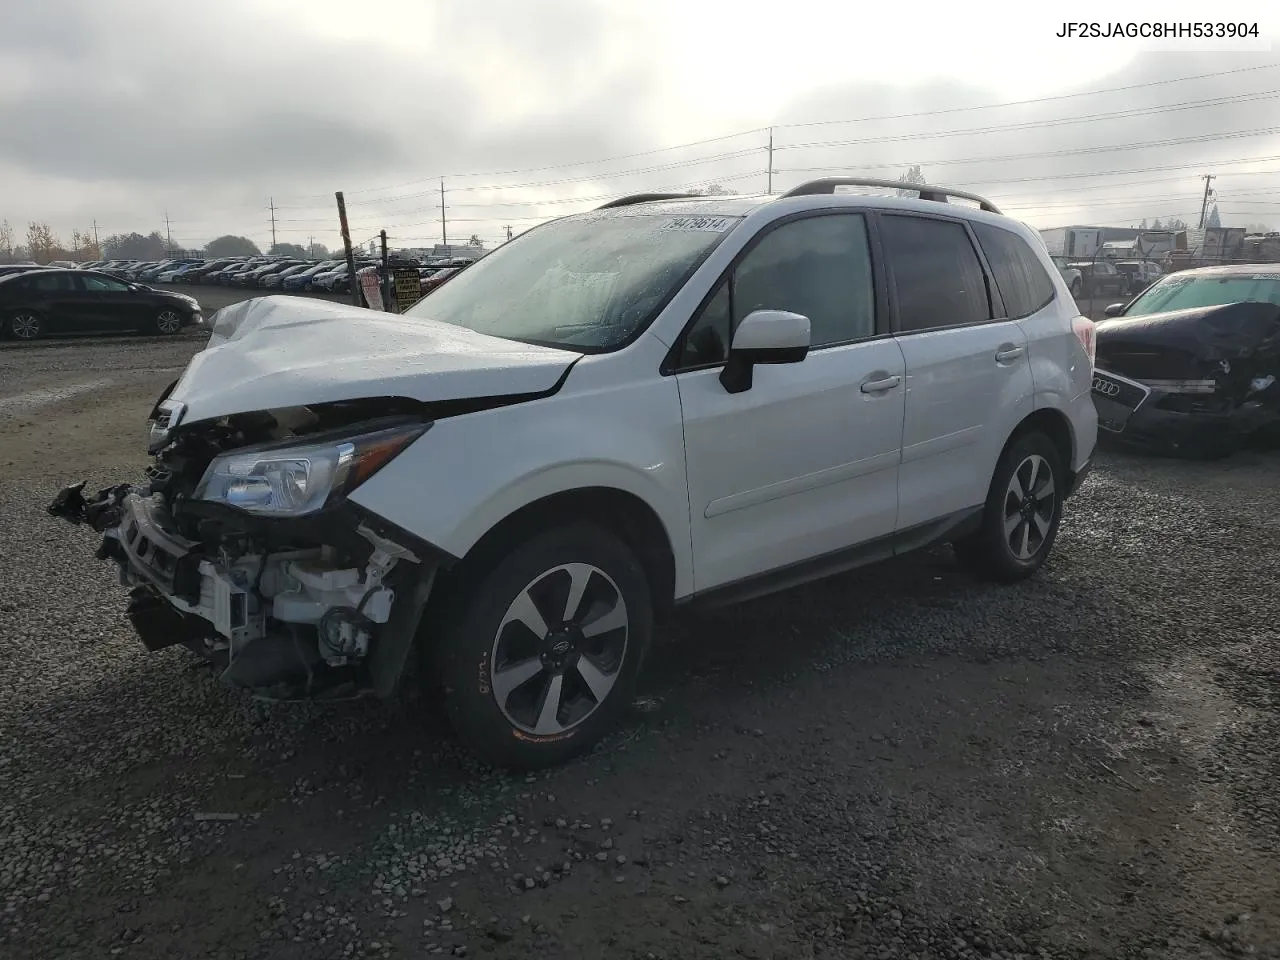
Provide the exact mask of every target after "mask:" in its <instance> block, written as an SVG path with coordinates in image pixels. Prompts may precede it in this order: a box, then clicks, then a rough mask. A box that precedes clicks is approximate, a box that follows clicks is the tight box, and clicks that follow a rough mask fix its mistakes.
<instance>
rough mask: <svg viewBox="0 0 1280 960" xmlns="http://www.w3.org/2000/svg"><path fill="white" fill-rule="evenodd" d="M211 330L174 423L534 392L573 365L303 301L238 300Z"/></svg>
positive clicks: (509, 345)
mask: <svg viewBox="0 0 1280 960" xmlns="http://www.w3.org/2000/svg"><path fill="white" fill-rule="evenodd" d="M211 323H212V326H213V335H212V336H211V337H210V339H209V345H208V346H207V347H206V348H205V349H204V350H202V351H201V352H200V353H197V354H196V355H195V357H193V358H192V360H191V363H190V364H189V365H188V366H187V369H186V371H185V372H184V373H183V374H182V378H181V379H180V380H179V381H178V383H177V385H176V386H175V387H174V388H173V392H172V393H171V394H170V399H171V400H175V401H180V402H182V403H184V404H185V405H186V408H187V409H186V412H185V413H184V415H183V417H182V422H183V423H195V422H197V421H200V420H208V419H211V418H214V417H223V416H228V415H230V414H234V413H248V412H251V411H255V410H270V409H274V408H280V407H293V406H304V405H307V404H315V403H331V402H335V401H341V400H358V399H364V398H372V397H406V398H409V399H412V400H418V401H421V402H424V403H430V402H433V401H439V400H464V399H473V398H476V397H497V396H514V395H519V394H526V393H540V392H542V391H545V390H550V389H551V388H552V387H554V386H555V384H556V383H557V382H558V381H559V380H560V378H561V377H562V376H563V375H564V373H565V371H566V370H567V369H568V368H569V367H570V366H571V365H572V364H573V362H574V361H575V360H577V359H578V358H579V356H580V354H578V353H574V352H572V351H568V350H556V349H553V348H550V347H536V346H530V345H527V344H522V343H517V342H515V341H512V340H503V339H501V338H498V337H489V336H485V335H484V334H481V333H475V332H473V331H471V330H467V329H464V328H462V327H455V326H452V325H450V324H445V323H436V322H433V321H430V320H424V319H420V318H417V317H403V316H399V315H396V314H390V313H379V312H377V311H374V310H366V309H364V308H363V307H354V306H347V305H343V304H338V303H330V302H328V301H324V300H313V299H310V298H307V297H290V296H272V297H258V298H255V299H252V300H245V301H242V302H240V303H237V304H234V305H232V306H230V307H224V308H223V309H222V310H219V311H218V312H217V313H216V314H215V315H214V316H213V317H212V318H211Z"/></svg>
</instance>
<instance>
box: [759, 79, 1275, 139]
mask: <svg viewBox="0 0 1280 960" xmlns="http://www.w3.org/2000/svg"><path fill="white" fill-rule="evenodd" d="M1277 97H1280V90H1263V91H1261V92H1259V93H1251V94H1239V95H1236V96H1230V97H1211V98H1209V99H1207V100H1186V101H1183V102H1182V103H1170V104H1163V105H1160V106H1155V107H1134V108H1131V109H1128V110H1117V111H1113V112H1111V113H1094V114H1085V115H1084V116H1079V117H1057V118H1054V119H1052V120H1026V121H1020V122H1017V123H1003V124H993V125H990V126H986V127H969V128H966V129H963V130H943V131H938V132H936V133H901V134H886V135H884V136H879V137H860V138H858V139H857V140H828V141H817V142H813V143H792V144H784V145H782V146H779V147H775V148H774V149H776V150H820V149H828V148H831V147H849V146H862V145H863V144H867V143H893V142H897V141H902V140H940V139H944V138H946V137H966V136H978V135H981V134H988V133H1004V132H1009V131H1015V130H1036V129H1040V128H1042V127H1058V126H1068V125H1071V124H1077V123H1098V122H1101V121H1105V120H1128V119H1132V118H1133V117H1141V116H1147V115H1149V114H1154V113H1175V112H1177V111H1180V110H1200V109H1204V108H1206V107H1220V106H1224V105H1226V104H1229V103H1250V102H1253V101H1256V100H1274V99H1275V98H1277Z"/></svg>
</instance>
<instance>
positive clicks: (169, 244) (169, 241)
mask: <svg viewBox="0 0 1280 960" xmlns="http://www.w3.org/2000/svg"><path fill="white" fill-rule="evenodd" d="M164 238H165V248H166V249H167V250H168V251H169V256H173V233H172V232H171V231H170V230H169V211H168V210H165V212H164Z"/></svg>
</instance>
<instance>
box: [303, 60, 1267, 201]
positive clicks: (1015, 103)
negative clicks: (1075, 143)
mask: <svg viewBox="0 0 1280 960" xmlns="http://www.w3.org/2000/svg"><path fill="white" fill-rule="evenodd" d="M1278 66H1280V64H1262V65H1259V66H1252V67H1237V68H1235V69H1232V70H1218V71H1214V72H1211V73H1199V74H1192V75H1189V76H1183V77H1170V78H1168V79H1165V80H1151V81H1147V82H1144V83H1134V84H1127V85H1124V86H1119V87H1104V88H1101V89H1097V90H1082V91H1078V92H1076V93H1065V94H1056V95H1052V96H1045V97H1035V98H1032V99H1029V100H1009V101H1002V102H997V103H985V104H977V105H974V106H967V107H946V108H942V109H938V110H922V111H917V112H914V113H902V114H887V115H882V116H870V117H853V118H848V119H832V120H815V121H810V122H807V123H777V124H774V125H773V126H774V127H777V128H785V129H799V128H803V127H813V126H829V125H839V124H850V123H869V122H873V121H881V120H908V119H916V118H919V117H933V116H945V115H949V114H953V113H970V112H973V111H977V110H997V109H1003V108H1007V107H1021V106H1029V105H1032V104H1038V103H1051V102H1056V101H1060V100H1073V99H1081V98H1084V97H1096V96H1104V95H1106V94H1109V93H1124V92H1128V91H1131V90H1141V89H1146V88H1150V87H1161V86H1169V85H1171V84H1175V83H1188V82H1191V81H1194V80H1209V79H1212V78H1214V77H1225V76H1232V75H1235V74H1243V73H1251V72H1254V71H1259V70H1273V69H1276V67H1278ZM768 129H769V128H768V127H754V128H752V129H750V130H739V131H737V132H734V133H727V134H723V135H721V136H716V137H708V138H705V139H702V140H691V141H689V142H687V143H677V144H672V145H671V146H667V147H656V148H654V149H651V150H640V151H636V152H633V153H625V154H617V155H614V156H609V157H600V158H596V159H593V160H574V161H568V162H565V163H554V164H544V165H542V166H537V167H522V168H516V169H510V170H498V171H480V172H473V173H458V174H444V175H443V176H445V177H446V179H461V178H463V177H505V176H514V175H516V174H524V173H542V172H545V171H548V170H569V169H573V168H574V167H583V166H598V165H602V164H607V163H615V162H618V161H621V160H634V159H638V158H640V157H649V156H656V155H657V154H661V153H670V152H674V151H676V150H687V149H689V148H691V147H700V146H706V145H708V144H712V143H723V142H725V141H728V140H736V139H740V138H742V137H748V136H754V135H759V134H762V133H766V132H767V131H768ZM440 176H441V174H432V175H430V176H425V177H421V178H419V179H417V180H410V181H407V182H403V183H398V184H387V185H383V186H379V187H365V188H362V189H360V190H352V191H348V192H349V193H358V194H365V193H376V192H378V191H381V190H399V189H403V188H404V187H408V186H413V185H415V184H419V183H428V182H430V181H433V180H437V179H439V177H440ZM327 197H328V194H309V195H306V196H299V197H294V198H293V199H295V200H299V199H321V198H327ZM362 202H369V201H362Z"/></svg>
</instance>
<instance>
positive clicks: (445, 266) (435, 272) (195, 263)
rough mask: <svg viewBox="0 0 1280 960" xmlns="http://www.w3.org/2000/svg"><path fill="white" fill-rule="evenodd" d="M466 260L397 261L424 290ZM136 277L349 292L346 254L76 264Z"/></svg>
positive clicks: (360, 265)
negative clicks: (343, 257) (412, 271)
mask: <svg viewBox="0 0 1280 960" xmlns="http://www.w3.org/2000/svg"><path fill="white" fill-rule="evenodd" d="M380 263H381V261H378V260H371V259H368V258H360V259H357V260H356V270H357V271H359V270H362V269H364V268H366V267H377V266H379V265H380ZM470 263H471V261H470V260H464V259H449V260H433V261H430V262H428V263H419V262H418V261H397V262H396V263H394V264H393V266H397V267H399V266H409V267H412V268H415V269H417V270H418V274H419V276H420V277H421V278H422V292H423V293H426V292H427V291H428V290H430V289H433V288H434V287H436V286H438V285H439V284H440V283H442V282H444V280H446V279H448V277H450V276H452V275H453V274H454V273H456V272H457V271H459V270H461V269H462V268H464V267H465V266H467V265H468V264H470ZM79 266H80V267H82V268H84V269H91V270H99V271H101V272H103V273H107V274H110V275H111V276H115V277H119V278H120V279H122V280H128V281H131V282H136V283H174V284H178V283H185V284H202V285H205V286H227V287H241V288H251V289H259V290H281V291H284V292H288V293H307V292H317V293H349V292H350V291H351V277H350V276H349V275H348V267H347V262H346V260H301V259H296V258H289V257H220V258H216V259H198V258H181V257H179V258H173V259H169V260H149V261H137V260H101V261H94V262H93V263H88V264H80V265H79Z"/></svg>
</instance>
